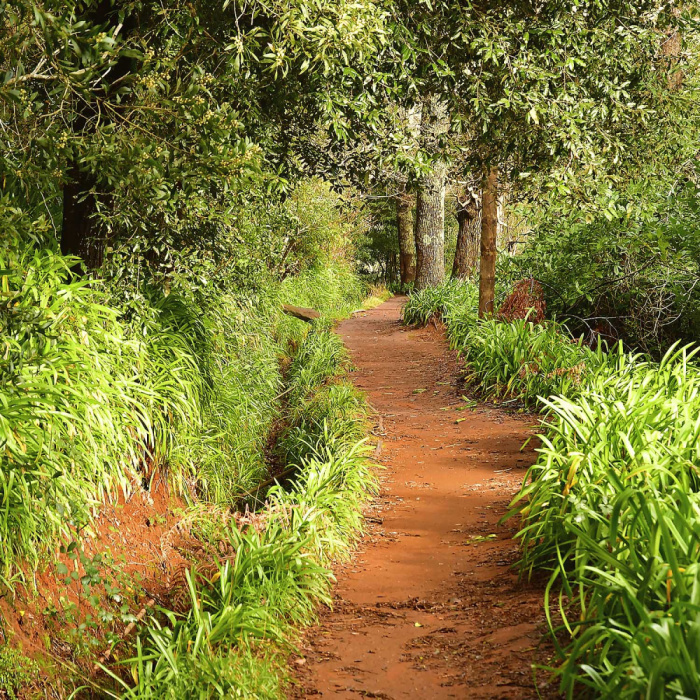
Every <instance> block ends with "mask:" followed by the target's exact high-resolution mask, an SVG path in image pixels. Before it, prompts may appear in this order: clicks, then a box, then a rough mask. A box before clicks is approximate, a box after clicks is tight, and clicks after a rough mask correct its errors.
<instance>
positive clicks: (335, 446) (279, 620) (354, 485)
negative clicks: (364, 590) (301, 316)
mask: <svg viewBox="0 0 700 700" xmlns="http://www.w3.org/2000/svg"><path fill="white" fill-rule="evenodd" d="M346 368H347V363H346V361H345V353H344V352H343V351H342V349H341V346H340V345H339V341H338V338H337V336H335V335H334V334H332V333H330V332H329V331H328V330H325V329H324V328H323V327H320V328H315V329H313V330H311V331H310V332H309V333H308V335H307V337H306V339H305V341H304V342H303V344H302V346H301V348H300V349H299V352H298V354H297V356H296V358H295V360H294V363H293V365H292V367H291V368H290V372H289V374H288V381H289V389H290V390H291V391H290V393H291V394H292V395H293V396H294V401H295V403H294V404H292V405H291V406H290V408H289V416H290V419H291V420H292V421H293V425H292V428H291V430H290V434H289V435H288V436H287V438H286V439H283V441H282V446H283V452H284V454H285V456H286V458H287V459H288V460H291V459H292V458H295V459H297V461H296V462H295V464H296V466H297V470H296V471H297V473H296V478H295V479H294V481H293V482H292V484H291V486H289V487H288V488H287V489H285V488H283V487H282V486H281V485H276V486H275V487H273V488H272V490H271V491H270V492H269V493H268V498H267V502H266V504H265V506H264V508H263V509H262V511H261V512H259V513H258V516H259V518H260V520H259V521H258V522H261V523H264V526H263V527H262V529H258V530H256V529H255V528H254V527H252V526H251V527H250V528H249V529H247V530H245V531H242V532H241V531H239V530H238V529H236V527H235V525H228V526H227V529H226V530H225V532H224V533H223V537H224V539H225V540H226V541H227V544H228V546H229V549H230V550H232V551H234V552H235V556H234V559H233V561H230V560H226V561H222V562H220V564H219V567H218V572H217V573H216V574H215V576H214V577H213V578H212V579H211V580H209V581H204V580H202V581H197V580H196V579H195V578H194V576H189V577H188V584H189V596H190V605H191V608H190V610H189V612H188V613H187V614H186V615H178V614H176V613H175V612H172V611H162V616H161V617H158V616H154V617H153V618H152V620H151V621H150V624H149V626H148V629H147V631H146V632H145V633H142V634H141V635H140V636H139V642H138V646H137V654H136V656H135V657H134V658H133V659H131V660H130V661H128V662H126V663H127V664H128V665H129V666H130V668H131V670H132V673H131V675H132V676H133V677H134V678H136V679H137V681H136V684H131V683H128V682H126V681H124V680H119V677H118V676H116V675H113V677H114V678H115V680H119V682H120V683H121V686H122V688H123V693H122V694H121V697H126V698H134V699H135V698H139V699H141V698H161V697H163V698H169V697H172V698H178V697H260V698H268V697H269V698H279V697H282V692H283V680H284V667H283V664H282V658H283V656H284V653H285V652H288V651H289V650H290V649H291V648H292V646H293V636H294V630H295V629H296V628H297V627H298V626H299V625H305V624H309V623H310V622H312V621H313V620H314V619H315V615H316V608H317V606H318V605H319V604H321V603H323V604H327V605H329V604H330V603H331V599H330V586H331V583H332V580H333V577H332V573H331V571H330V569H329V568H328V566H329V564H330V563H331V562H332V561H333V560H335V559H339V558H342V557H346V556H347V555H348V554H349V551H350V548H351V545H352V543H353V541H354V539H355V538H356V537H357V536H358V534H359V533H360V532H361V528H362V517H361V513H362V506H363V504H364V502H365V501H366V500H367V498H368V497H369V495H370V494H371V493H372V492H373V491H375V490H376V488H377V482H376V478H375V476H374V475H373V473H372V470H371V466H370V463H369V461H368V459H367V452H368V450H367V448H366V447H365V446H364V444H363V441H362V437H363V436H364V432H365V415H366V408H365V405H364V402H363V401H362V399H361V397H360V396H359V395H358V394H357V393H356V392H355V390H354V389H352V387H351V386H350V385H348V384H347V383H344V382H343V381H342V378H341V376H339V375H342V373H343V372H344V370H345V369H346ZM302 446H303V447H302ZM212 536H214V535H213V534H212ZM215 536H216V538H217V539H220V538H221V537H222V533H221V532H220V531H216V535H215ZM120 692H121V691H120ZM115 696H116V694H115Z"/></svg>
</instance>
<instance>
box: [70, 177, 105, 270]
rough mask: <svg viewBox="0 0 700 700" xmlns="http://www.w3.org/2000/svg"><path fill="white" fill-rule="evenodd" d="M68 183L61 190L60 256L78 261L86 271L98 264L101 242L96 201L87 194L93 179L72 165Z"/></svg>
mask: <svg viewBox="0 0 700 700" xmlns="http://www.w3.org/2000/svg"><path fill="white" fill-rule="evenodd" d="M69 177H70V181H69V182H67V183H66V184H65V185H64V187H63V225H62V228H61V253H63V255H74V256H76V257H78V258H81V259H82V260H83V262H84V263H85V265H86V267H87V269H88V270H96V269H97V268H98V267H100V266H101V265H102V261H103V257H104V240H103V237H102V235H101V234H100V230H99V222H98V221H97V220H96V217H95V214H96V213H97V200H96V196H95V195H94V194H92V193H91V192H90V190H91V189H92V188H93V186H94V184H95V180H94V178H93V177H92V176H91V175H90V174H89V173H86V172H82V171H81V170H80V168H79V167H78V165H77V164H76V163H74V164H72V165H71V167H70V170H69Z"/></svg>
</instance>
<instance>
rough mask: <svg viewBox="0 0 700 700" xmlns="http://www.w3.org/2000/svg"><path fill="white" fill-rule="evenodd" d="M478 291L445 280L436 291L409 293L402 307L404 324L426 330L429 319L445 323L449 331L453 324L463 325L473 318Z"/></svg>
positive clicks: (459, 281) (458, 282)
mask: <svg viewBox="0 0 700 700" xmlns="http://www.w3.org/2000/svg"><path fill="white" fill-rule="evenodd" d="M477 303H478V289H477V288H476V287H475V285H474V284H473V283H472V282H469V281H466V280H448V281H447V282H444V283H443V284H441V285H438V286H437V287H428V288H427V289H423V290H420V291H416V292H412V293H411V295H410V297H409V299H408V302H407V303H406V305H405V306H404V307H403V312H402V313H403V321H404V323H407V324H409V325H418V326H425V325H427V324H428V323H429V322H430V321H431V319H433V318H439V319H441V320H444V321H445V322H446V323H447V324H448V327H451V323H452V321H453V320H456V319H457V318H459V319H460V320H463V321H464V322H468V320H469V319H474V318H476V311H477Z"/></svg>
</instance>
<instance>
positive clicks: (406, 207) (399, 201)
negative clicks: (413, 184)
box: [396, 193, 416, 284]
mask: <svg viewBox="0 0 700 700" xmlns="http://www.w3.org/2000/svg"><path fill="white" fill-rule="evenodd" d="M396 225H397V227H398V229H399V257H400V265H401V284H409V283H410V282H413V281H414V280H415V279H416V241H415V237H414V233H413V198H412V197H411V195H409V194H405V193H404V194H400V195H398V196H397V197H396Z"/></svg>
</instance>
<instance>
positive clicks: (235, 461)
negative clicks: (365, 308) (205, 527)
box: [0, 248, 366, 588]
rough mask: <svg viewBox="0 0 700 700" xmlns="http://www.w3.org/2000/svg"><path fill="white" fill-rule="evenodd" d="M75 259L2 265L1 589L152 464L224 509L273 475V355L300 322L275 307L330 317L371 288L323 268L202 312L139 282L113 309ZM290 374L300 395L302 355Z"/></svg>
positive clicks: (296, 338)
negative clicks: (134, 296)
mask: <svg viewBox="0 0 700 700" xmlns="http://www.w3.org/2000/svg"><path fill="white" fill-rule="evenodd" d="M73 262H74V261H73V260H72V259H71V258H65V257H63V256H61V255H58V254H56V253H54V252H51V251H49V250H34V249H31V248H26V249H11V252H7V253H5V254H4V257H3V258H2V259H0V291H1V295H0V407H1V408H0V447H1V448H2V450H0V559H1V561H2V565H1V567H0V578H1V580H2V583H3V584H4V585H5V587H8V588H12V586H13V585H14V582H15V581H16V580H17V579H18V578H21V576H22V574H21V572H22V570H23V569H27V568H29V569H35V568H36V567H37V566H38V565H39V562H40V560H41V559H42V557H45V556H46V554H47V552H48V550H49V549H50V547H51V545H52V543H57V542H58V541H59V540H60V539H61V538H71V537H72V534H71V533H75V532H76V531H77V530H80V529H83V528H84V527H85V526H86V525H89V524H90V522H91V521H92V518H93V517H94V514H95V512H96V510H97V509H98V507H99V504H100V503H102V502H103V501H104V500H106V499H113V498H116V496H117V495H118V494H119V493H120V492H121V493H124V494H125V495H128V494H130V493H133V492H134V491H138V490H139V489H141V488H144V487H145V488H148V485H149V483H150V481H151V480H152V478H153V476H154V475H155V474H157V473H158V472H167V473H168V475H169V478H170V481H171V483H172V484H173V485H174V486H175V487H176V489H177V490H178V491H179V492H180V493H181V494H183V495H185V496H186V497H187V498H188V499H190V501H191V502H193V503H194V502H196V501H198V500H205V501H207V502H215V503H220V504H231V503H232V502H233V500H234V499H235V497H236V496H237V494H240V493H241V491H245V490H246V489H248V488H251V487H253V486H254V485H255V484H256V483H257V482H259V481H260V480H261V479H262V478H263V477H264V476H265V475H266V473H267V465H266V462H265V449H266V446H267V443H268V441H269V436H270V434H271V431H272V429H273V426H274V423H275V421H276V419H277V417H278V415H279V412H280V410H281V406H282V404H281V401H280V394H281V393H282V391H283V390H282V384H283V376H282V371H281V367H280V358H281V357H283V356H284V355H285V354H288V353H290V352H293V350H294V348H295V347H297V346H298V345H299V344H300V343H301V341H302V339H303V338H304V336H305V333H306V331H307V329H306V327H305V325H304V324H303V323H301V322H300V321H297V320H296V319H291V318H289V317H287V316H284V315H283V314H282V313H281V309H280V306H281V302H282V301H283V300H288V301H294V302H295V303H297V304H299V303H304V304H308V305H311V306H315V307H316V308H318V309H319V310H321V311H322V312H323V314H324V316H325V317H326V318H327V319H332V318H334V317H338V316H341V315H343V314H346V313H348V312H349V310H352V308H353V307H355V306H356V305H359V304H360V303H361V300H362V298H363V293H364V292H365V291H366V290H365V288H364V286H363V285H362V284H361V283H360V282H359V281H358V280H357V278H356V277H355V276H354V275H353V274H352V273H351V272H350V271H349V270H347V269H345V268H343V267H340V266H335V267H333V266H331V267H328V268H325V269H321V270H308V271H306V272H305V273H303V274H302V275H300V276H299V277H296V278H290V279H289V280H286V281H285V282H283V283H282V284H279V285H277V286H274V285H271V286H269V287H268V288H266V290H265V293H264V294H259V295H257V296H255V295H248V296H241V295H238V296H232V295H221V297H220V298H217V300H216V303H215V306H213V307H209V308H203V307H201V306H200V305H199V302H198V301H197V299H195V298H193V297H189V296H186V295H184V293H183V292H179V293H178V292H175V291H173V292H171V293H169V294H167V295H165V294H163V293H161V292H158V291H156V290H154V289H148V288H146V289H144V290H142V295H141V300H142V303H141V304H140V305H139V307H138V310H136V311H135V310H134V308H131V309H130V310H129V312H128V313H122V312H120V311H119V309H118V308H117V306H115V305H113V301H114V299H113V298H112V297H111V296H110V292H109V289H108V288H106V287H105V286H104V285H101V284H99V283H90V282H86V281H74V280H73V278H72V276H71V273H70V267H71V265H72V264H73ZM125 308H126V307H125ZM307 346H308V344H307ZM305 352H306V351H305ZM333 353H335V355H338V353H339V350H338V347H336V348H335V350H332V351H331V354H333ZM307 354H308V360H309V361H310V362H311V361H318V362H324V361H326V360H324V359H323V358H321V357H319V358H316V359H315V356H314V355H313V351H312V350H311V349H309V351H308V353H307ZM304 358H306V355H305V356H304ZM327 361H329V362H331V363H332V362H334V361H335V360H334V359H333V357H329V358H327ZM319 369H321V368H319ZM310 371H316V369H315V368H312V370H310ZM294 372H296V373H297V374H298V375H299V376H298V378H297V382H296V389H295V390H294V391H296V392H297V394H298V396H297V395H295V396H294V399H295V400H297V399H301V395H302V394H303V392H304V391H305V390H306V389H304V381H306V380H305V379H304V374H305V373H306V374H308V372H309V370H305V369H302V368H301V367H299V361H298V362H297V365H295V368H294ZM20 563H21V565H20Z"/></svg>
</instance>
